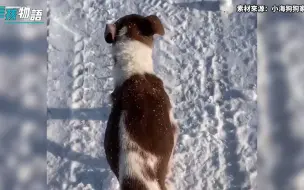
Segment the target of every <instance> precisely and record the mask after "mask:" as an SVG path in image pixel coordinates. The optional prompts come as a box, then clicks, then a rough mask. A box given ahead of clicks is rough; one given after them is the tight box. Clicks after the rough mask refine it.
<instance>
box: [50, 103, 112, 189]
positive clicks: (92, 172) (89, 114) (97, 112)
mask: <svg viewBox="0 0 304 190" xmlns="http://www.w3.org/2000/svg"><path fill="white" fill-rule="evenodd" d="M110 109H111V108H110V106H104V107H99V108H80V109H72V108H48V109H47V115H48V120H95V121H104V122H105V121H107V119H108V116H109V114H110V111H111V110H110ZM100 143H102V142H100ZM47 152H49V153H51V154H52V155H53V156H55V157H60V158H61V159H65V160H67V162H65V163H63V164H64V165H67V166H66V167H61V168H60V169H59V171H58V172H57V176H62V177H64V175H65V173H67V171H65V170H66V168H70V166H68V165H70V164H71V162H72V161H76V162H79V163H81V164H83V165H84V167H85V168H86V169H85V170H83V171H77V172H75V173H76V174H75V175H76V179H77V180H76V181H75V182H72V183H71V185H72V186H77V184H79V183H82V184H84V185H87V184H91V185H92V186H93V188H94V189H102V188H103V185H104V180H106V179H107V177H108V176H109V171H110V168H109V166H108V164H107V161H106V159H105V157H100V158H94V157H92V156H90V155H85V154H83V153H79V152H75V151H73V150H72V149H71V148H70V147H68V146H67V147H64V146H62V145H60V144H57V143H56V142H53V141H51V140H49V139H47ZM57 183H58V182H57V181H56V180H51V181H50V182H48V185H51V186H55V187H59V186H61V184H57Z"/></svg>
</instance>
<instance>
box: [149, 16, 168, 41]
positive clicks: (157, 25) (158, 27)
mask: <svg viewBox="0 0 304 190" xmlns="http://www.w3.org/2000/svg"><path fill="white" fill-rule="evenodd" d="M146 19H148V21H149V23H150V24H151V27H152V31H153V34H158V35H161V36H163V35H164V34H165V29H164V26H163V24H162V23H161V21H160V19H159V18H158V17H157V16H156V15H150V16H147V17H146Z"/></svg>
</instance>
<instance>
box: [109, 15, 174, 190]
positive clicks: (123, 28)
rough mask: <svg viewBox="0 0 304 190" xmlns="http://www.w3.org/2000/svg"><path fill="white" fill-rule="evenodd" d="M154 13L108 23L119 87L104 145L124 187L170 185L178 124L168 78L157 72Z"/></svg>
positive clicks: (163, 189)
mask: <svg viewBox="0 0 304 190" xmlns="http://www.w3.org/2000/svg"><path fill="white" fill-rule="evenodd" d="M164 33H165V32H164V27H163V25H162V23H161V21H160V20H159V18H158V17H157V16H155V15H150V16H147V17H144V16H140V15H135V14H132V15H127V16H124V17H122V18H120V19H118V20H117V21H116V22H115V23H112V24H107V25H106V29H105V34H104V35H105V36H104V37H105V40H106V42H107V43H110V44H112V50H113V57H114V67H113V77H114V91H113V93H112V94H111V97H112V104H113V105H112V110H111V114H110V116H109V119H108V124H107V129H106V132H105V139H104V148H105V153H106V157H107V161H108V163H109V165H110V168H111V170H112V171H113V172H114V174H115V175H116V177H117V179H118V181H119V184H120V188H121V189H122V190H168V189H173V186H172V183H170V180H169V179H170V177H171V160H172V155H173V151H174V147H175V144H176V139H177V134H178V128H177V124H176V122H175V120H174V117H173V113H172V105H171V103H170V99H169V96H168V95H167V93H166V92H165V89H164V85H163V82H162V80H161V79H160V78H158V77H157V76H156V75H155V74H154V72H153V62H152V48H153V41H154V40H153V37H154V35H155V34H158V35H164Z"/></svg>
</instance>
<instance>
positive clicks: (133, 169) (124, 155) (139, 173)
mask: <svg viewBox="0 0 304 190" xmlns="http://www.w3.org/2000/svg"><path fill="white" fill-rule="evenodd" d="M119 136H120V155H119V182H120V183H121V182H122V181H123V179H124V177H127V176H128V177H134V178H136V179H138V180H140V181H141V182H142V183H143V184H145V186H146V187H147V188H148V189H149V190H160V186H159V184H158V182H157V180H151V179H147V178H146V177H145V176H144V174H143V170H142V169H143V167H145V164H148V166H149V167H150V168H151V169H152V170H154V171H155V169H156V167H157V164H158V158H157V157H156V156H154V155H152V154H150V153H149V152H146V151H144V150H143V149H142V148H141V147H140V146H139V145H138V144H137V143H136V142H134V141H132V140H131V139H130V137H129V135H128V133H127V131H126V126H125V113H124V112H123V113H122V115H121V118H120V123H119ZM130 148H136V149H137V150H139V151H129V150H130ZM141 151H143V152H144V153H145V157H147V160H145V159H144V158H143V156H142V155H140V154H139V152H141Z"/></svg>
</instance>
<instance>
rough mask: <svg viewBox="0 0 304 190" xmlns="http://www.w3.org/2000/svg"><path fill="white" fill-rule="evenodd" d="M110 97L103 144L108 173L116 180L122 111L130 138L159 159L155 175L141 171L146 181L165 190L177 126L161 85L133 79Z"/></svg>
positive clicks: (152, 80)
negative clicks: (112, 174)
mask: <svg viewBox="0 0 304 190" xmlns="http://www.w3.org/2000/svg"><path fill="white" fill-rule="evenodd" d="M112 96H113V98H114V99H115V101H114V104H113V107H112V112H111V114H110V117H109V121H108V126H107V130H106V134H105V144H104V147H105V151H106V157H107V159H108V162H109V164H110V166H111V169H112V170H113V171H114V173H115V175H116V177H117V178H118V161H119V158H118V157H119V149H118V147H119V134H118V127H119V126H118V123H119V119H120V116H121V112H122V110H125V111H126V118H125V122H126V123H125V124H126V130H127V132H128V134H129V136H130V138H131V139H132V140H133V141H135V142H136V143H137V144H138V145H139V146H140V147H141V148H142V149H144V150H145V151H148V152H149V153H151V154H153V155H155V156H157V157H158V158H161V159H160V162H159V164H158V166H157V168H156V170H155V171H153V170H150V169H149V167H146V168H143V169H144V170H145V172H144V173H145V175H146V176H147V177H149V179H153V178H157V180H158V181H159V184H160V186H161V188H162V189H165V178H166V175H167V173H168V163H169V159H170V156H171V153H172V150H173V148H174V134H175V131H176V129H175V127H176V126H174V125H173V124H172V123H171V121H170V117H169V110H170V109H171V104H170V101H169V97H168V95H167V93H166V92H165V89H164V86H163V82H162V81H161V80H160V79H159V78H158V77H156V76H155V75H152V74H145V75H133V76H132V77H130V78H129V79H127V80H126V81H125V82H124V83H123V85H122V86H120V87H117V88H116V89H115V90H114V92H113V93H112ZM132 151H138V150H132ZM147 168H148V169H147Z"/></svg>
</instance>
